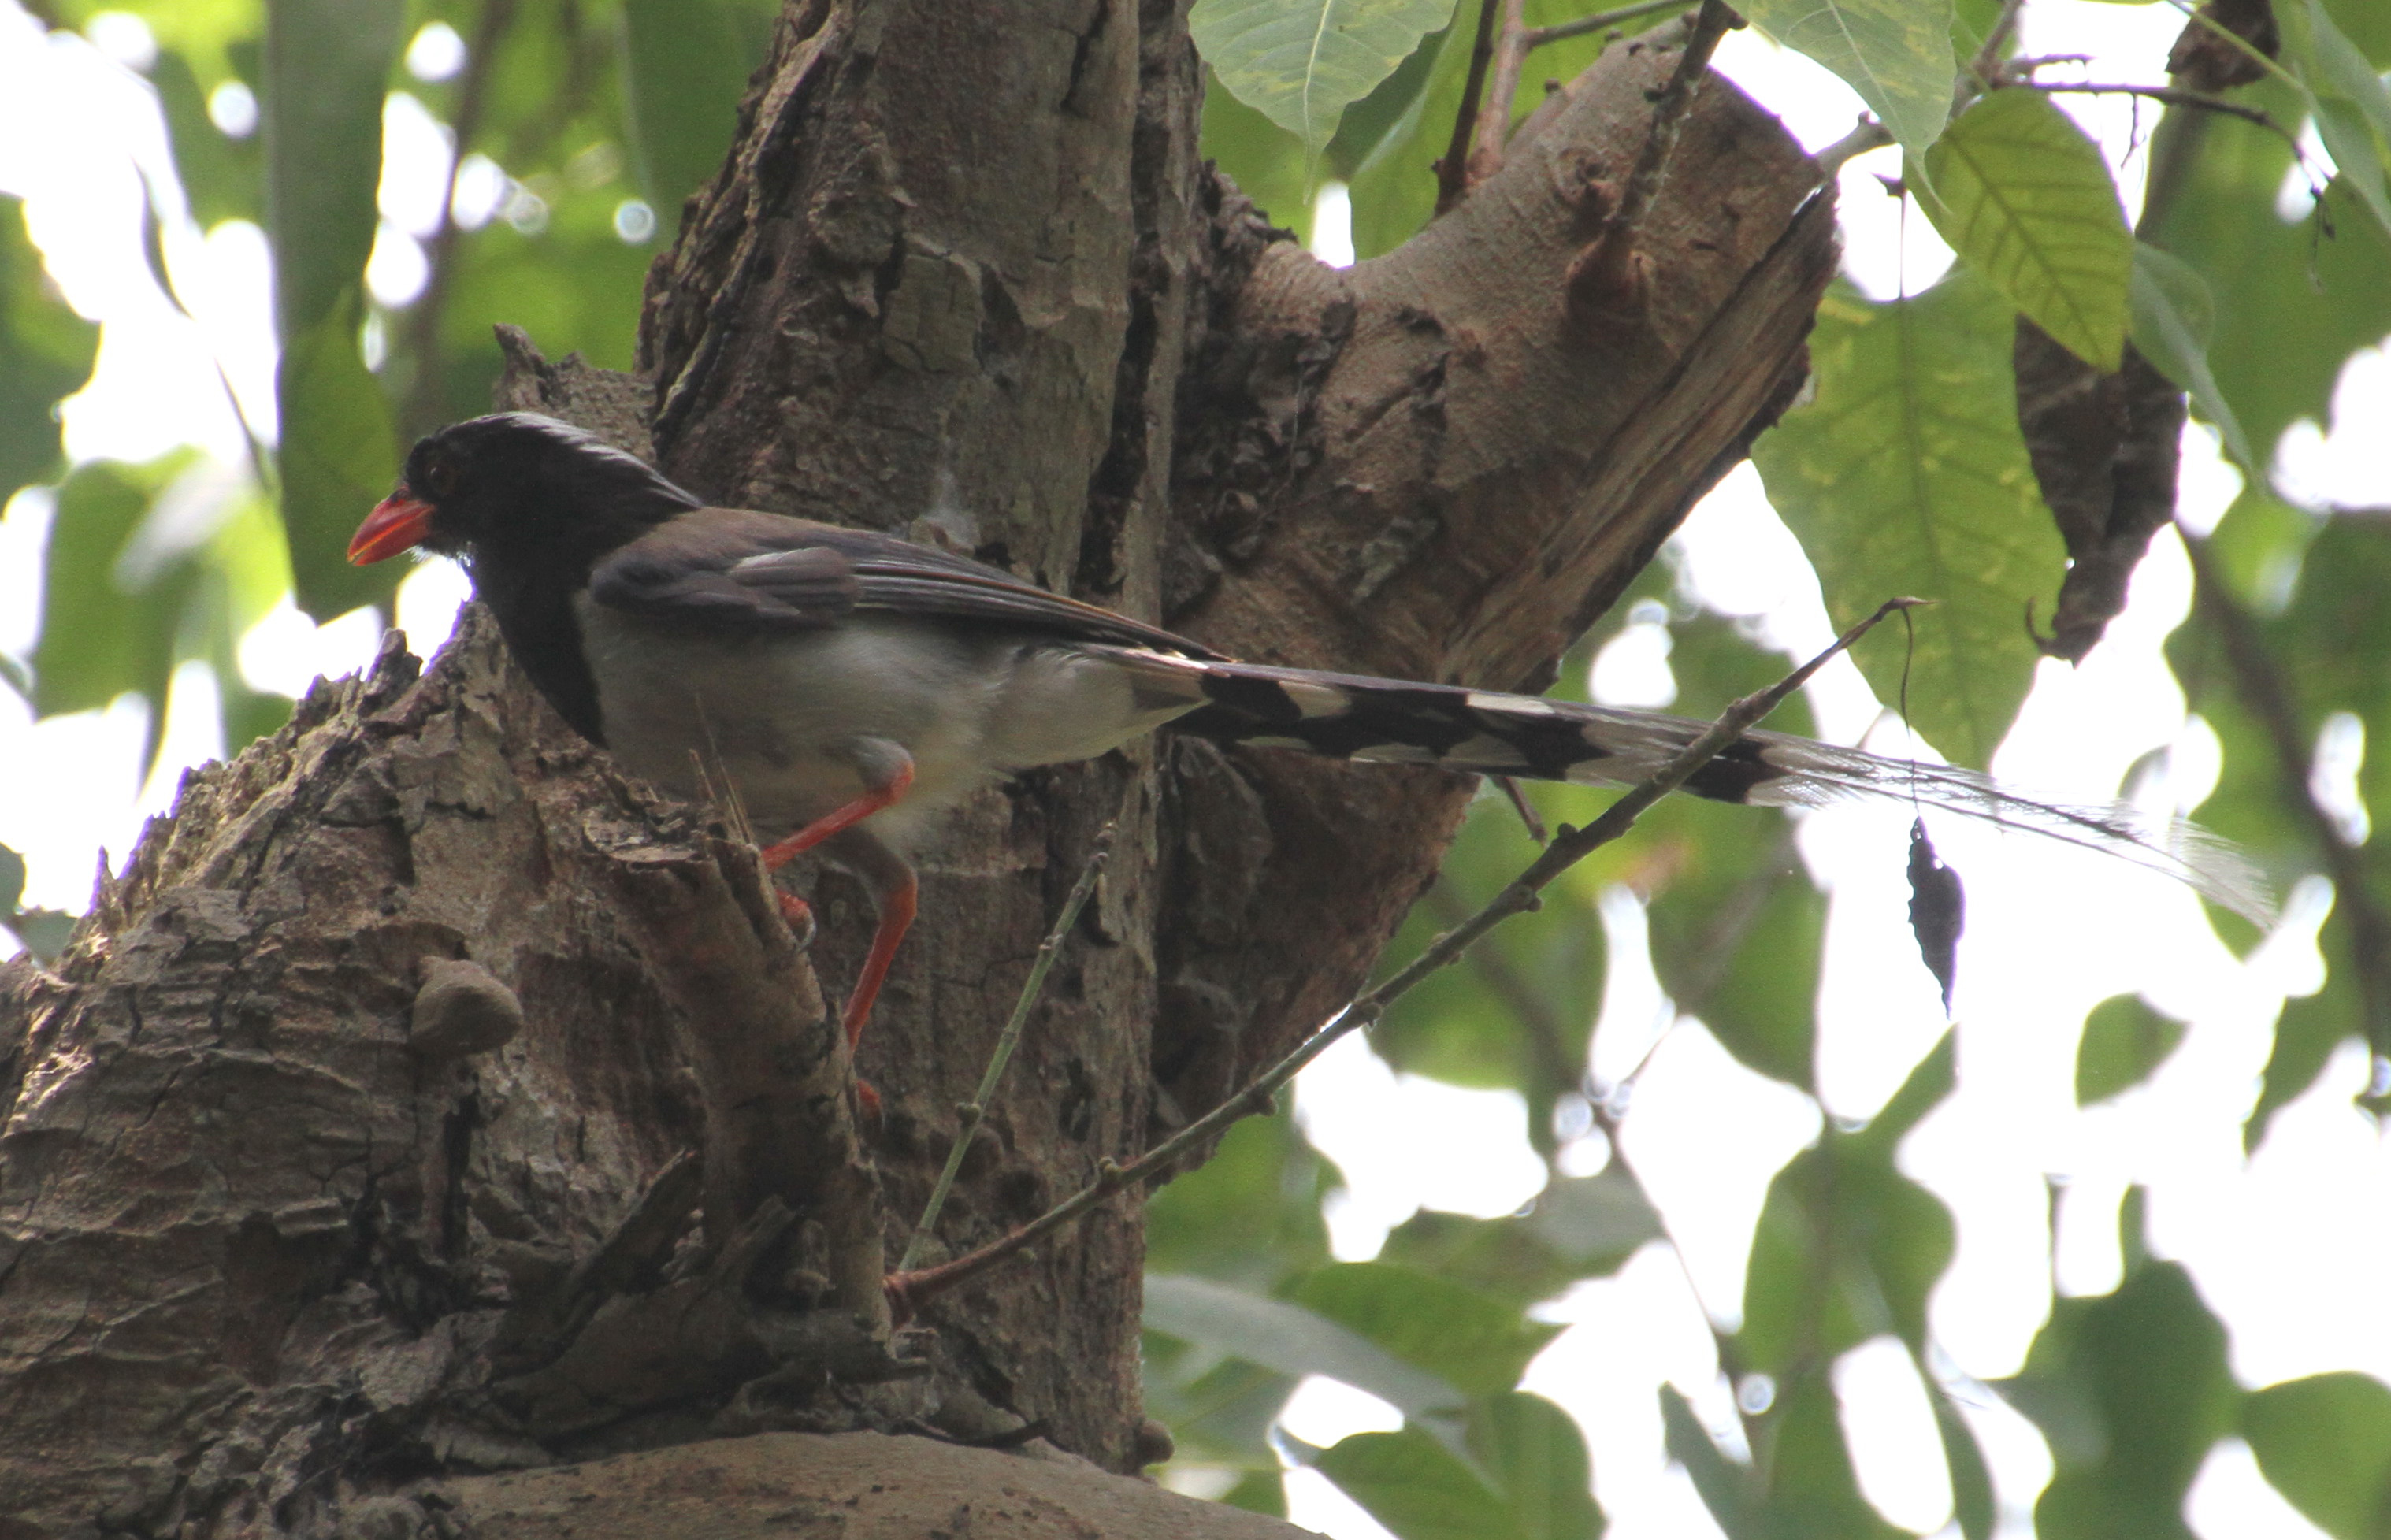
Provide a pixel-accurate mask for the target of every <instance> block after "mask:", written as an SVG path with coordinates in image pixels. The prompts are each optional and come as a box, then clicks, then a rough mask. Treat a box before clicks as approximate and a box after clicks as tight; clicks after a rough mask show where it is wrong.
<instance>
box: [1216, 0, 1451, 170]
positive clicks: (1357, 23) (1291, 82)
mask: <svg viewBox="0 0 2391 1540" xmlns="http://www.w3.org/2000/svg"><path fill="white" fill-rule="evenodd" d="M1453 7H1454V0H1196V5H1195V6H1194V8H1193V9H1191V10H1190V11H1189V12H1188V14H1187V31H1188V32H1189V34H1190V35H1191V36H1192V37H1194V38H1195V40H1196V50H1197V51H1198V52H1200V53H1201V54H1202V55H1203V56H1204V61H1205V62H1206V63H1207V64H1208V65H1210V66H1211V68H1212V78H1213V79H1214V80H1216V81H1218V82H1219V83H1220V84H1221V85H1222V86H1224V87H1226V88H1227V89H1228V90H1229V91H1230V92H1232V93H1234V95H1235V97H1237V99H1238V100H1240V101H1242V102H1244V103H1246V105H1247V106H1248V107H1251V108H1253V109H1254V110H1257V111H1259V112H1260V113H1261V114H1262V115H1263V116H1265V117H1267V118H1269V119H1270V120H1271V122H1273V123H1276V124H1278V125H1279V126H1280V127H1281V128H1284V129H1286V131H1287V132H1288V133H1290V134H1293V135H1295V136H1297V137H1298V138H1299V139H1301V140H1302V141H1303V147H1304V153H1305V154H1306V155H1307V156H1314V157H1316V156H1317V155H1319V153H1320V151H1321V150H1322V149H1324V148H1325V146H1326V145H1327V143H1328V140H1329V137H1330V136H1332V135H1334V134H1335V133H1336V132H1337V122H1338V118H1340V117H1341V116H1343V114H1344V111H1345V109H1346V108H1347V107H1348V106H1349V105H1350V104H1351V103H1353V102H1357V101H1359V100H1361V99H1362V98H1363V97H1365V96H1367V95H1369V93H1370V92H1371V90H1372V89H1373V88H1374V87H1376V85H1377V84H1378V83H1379V82H1380V81H1383V80H1385V79H1386V78H1387V77H1388V76H1389V75H1391V74H1393V73H1394V72H1395V69H1396V67H1397V66H1398V65H1400V64H1402V61H1403V60H1404V58H1407V57H1408V56H1409V55H1410V54H1411V52H1412V50H1413V49H1415V48H1416V47H1418V46H1419V42H1420V39H1421V38H1423V37H1426V36H1427V35H1428V33H1430V32H1435V31H1436V30H1437V29H1439V28H1441V27H1442V26H1444V25H1445V24H1446V23H1447V22H1449V21H1450V20H1452V19H1453Z"/></svg>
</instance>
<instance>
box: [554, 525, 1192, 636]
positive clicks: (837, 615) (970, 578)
mask: <svg viewBox="0 0 2391 1540" xmlns="http://www.w3.org/2000/svg"><path fill="white" fill-rule="evenodd" d="M590 592H591V597H592V598H594V599H595V600H596V601H597V602H599V603H601V604H603V605H605V606H607V607H608V608H610V609H615V610H620V611H623V612H625V613H627V614H632V615H640V616H643V617H645V618H648V619H652V620H665V621H679V622H684V623H689V624H692V625H698V626H704V627H717V628H724V629H749V630H809V629H817V628H821V627H824V626H828V625H832V624H834V623H836V622H837V621H839V620H841V619H843V618H846V617H847V616H848V615H856V614H872V613H877V614H882V615H902V616H907V617H911V618H919V619H925V620H934V619H943V620H950V621H958V622H964V623H975V624H979V625H986V626H995V627H1002V628H1017V629H1020V630H1024V631H1027V632H1031V633H1035V634H1037V635H1039V636H1040V637H1043V638H1047V639H1051V640H1053V641H1087V642H1101V643H1109V644H1112V645H1116V646H1126V647H1146V648H1155V649H1158V650H1160V651H1164V652H1170V653H1177V654H1183V655H1186V656H1189V657H1211V656H1214V655H1215V654H1212V653H1211V652H1210V651H1209V650H1208V649H1207V648H1205V647H1204V646H1202V645H1201V644H1199V643H1197V642H1195V641H1189V640H1188V639H1187V638H1185V637H1181V636H1174V635H1173V634H1171V633H1170V632H1169V631H1166V630H1163V629H1162V628H1159V627H1155V626H1148V625H1146V624H1145V623H1144V622H1143V621H1138V620H1132V619H1131V618H1130V617H1129V616H1127V615H1117V614H1115V613H1113V612H1112V611H1110V610H1106V609H1104V608H1101V607H1099V606H1097V605H1094V604H1088V603H1083V602H1080V601H1079V600H1076V599H1069V598H1066V597H1065V596H1063V595H1061V594H1055V593H1049V592H1047V591H1046V590H1045V589H1040V588H1039V587H1037V586H1036V585H1034V584H1030V583H1026V582H1023V581H1022V580H1021V579H1020V578H1017V577H1015V576H1013V575H1012V574H1010V573H1006V572H1002V571H1000V570H998V569H997V568H995V567H991V566H988V565H985V564H983V563H978V562H974V561H972V560H970V559H968V558H966V557H962V556H954V555H950V554H949V553H948V552H946V551H942V550H935V549H933V548H931V547H928V546H922V545H915V544H914V543H912V542H911V541H910V540H900V539H898V538H896V537H893V536H888V535H879V534H874V533H872V531H870V530H860V529H845V528H841V527H839V526H837V525H834V524H816V523H814V522H812V521H811V520H807V519H792V518H784V517H782V516H780V515H777V514H771V513H756V512H749V511H741V510H733V509H720V508H704V509H698V510H696V511H692V512H690V513H686V514H683V515H682V516H681V517H679V518H677V519H674V520H672V521H671V522H669V523H667V524H662V525H659V526H658V527H657V528H656V529H654V530H653V531H651V532H650V533H648V534H647V535H644V536H642V537H640V538H639V539H637V540H634V541H632V542H631V543H630V544H629V545H627V546H625V547H623V548H622V549H621V550H617V551H615V552H614V554H613V555H612V556H610V557H609V558H608V559H607V560H606V561H605V562H603V563H601V564H600V566H599V567H598V569H597V570H596V571H595V572H594V573H592V574H591V577H590Z"/></svg>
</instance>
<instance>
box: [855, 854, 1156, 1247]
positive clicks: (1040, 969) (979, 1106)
mask: <svg viewBox="0 0 2391 1540" xmlns="http://www.w3.org/2000/svg"><path fill="white" fill-rule="evenodd" d="M1115 827H1116V825H1114V824H1111V823H1107V824H1105V826H1104V828H1103V829H1101V830H1099V831H1098V832H1097V834H1096V847H1095V848H1094V849H1093V850H1092V851H1090V852H1089V855H1088V864H1087V865H1086V866H1084V867H1082V868H1081V869H1080V871H1079V881H1078V882H1076V883H1073V884H1072V885H1071V893H1070V897H1068V898H1066V899H1064V900H1063V912H1062V913H1060V914H1058V915H1056V916H1055V917H1054V928H1053V929H1052V930H1050V931H1048V932H1047V933H1046V939H1044V940H1043V941H1040V942H1039V943H1038V955H1037V956H1036V957H1035V958H1034V959H1033V960H1032V961H1031V962H1030V964H1029V977H1027V978H1025V979H1023V980H1022V981H1021V996H1020V998H1019V999H1017V1000H1015V1002H1014V1003H1013V1016H1012V1018H1011V1019H1010V1020H1008V1021H1006V1022H1005V1024H1004V1030H1003V1031H1002V1032H1001V1033H999V1034H998V1035H997V1039H996V1051H995V1052H994V1053H992V1054H990V1055H989V1056H988V1068H987V1069H985V1070H984V1071H982V1072H981V1074H980V1078H979V1089H978V1090H977V1091H976V1092H975V1093H973V1094H972V1099H971V1100H970V1101H968V1102H965V1103H964V1104H963V1107H962V1108H961V1110H962V1113H963V1119H962V1121H961V1123H960V1125H959V1126H958V1127H957V1128H956V1130H955V1147H954V1148H952V1149H950V1150H949V1151H948V1152H947V1164H946V1169H945V1170H943V1171H939V1172H938V1182H937V1185H936V1186H934V1187H932V1188H931V1189H930V1201H929V1202H928V1203H926V1204H924V1206H923V1209H922V1222H921V1223H919V1224H916V1225H914V1226H913V1238H912V1239H911V1240H909V1241H907V1242H906V1243H905V1255H904V1256H903V1257H902V1258H900V1259H899V1260H898V1263H897V1271H898V1272H899V1273H908V1272H911V1270H912V1268H913V1264H914V1263H915V1262H920V1261H921V1260H922V1248H923V1247H924V1246H926V1245H927V1244H929V1240H930V1237H931V1236H932V1235H933V1234H934V1233H935V1232H936V1231H937V1223H938V1210H941V1209H944V1208H945V1207H946V1206H947V1195H948V1194H949V1193H950V1192H952V1191H953V1190H954V1185H955V1173H956V1172H957V1171H961V1170H963V1152H964V1151H966V1150H968V1149H970V1148H971V1144H972V1140H973V1139H974V1138H975V1137H976V1135H977V1134H978V1132H979V1125H980V1124H981V1122H982V1121H984V1120H985V1119H987V1117H988V1107H989V1103H990V1102H992V1101H994V1100H995V1099H996V1087H997V1082H998V1081H1002V1079H1003V1078H1004V1068H1005V1066H1006V1065H1008V1064H1011V1063H1012V1062H1013V1051H1014V1050H1015V1048H1018V1047H1020V1046H1021V1033H1022V1030H1023V1029H1025V1028H1026V1027H1027V1026H1028V1024H1029V1008H1030V1007H1031V1006H1032V1005H1034V1004H1036V1003H1038V995H1039V992H1040V990H1043V989H1044V988H1045V987H1046V975H1047V973H1048V971H1049V970H1051V969H1052V968H1053V966H1054V958H1055V956H1056V954H1057V953H1059V952H1060V951H1062V950H1063V938H1065V937H1066V936H1068V935H1070V934H1071V927H1072V926H1073V925H1077V924H1079V911H1081V910H1083V909H1085V908H1087V907H1088V899H1089V898H1090V897H1092V895H1093V894H1094V893H1095V891H1096V879H1097V878H1098V877H1100V876H1102V875H1103V874H1104V870H1105V861H1107V860H1109V859H1110V858H1111V856H1112V853H1113V831H1114V829H1115Z"/></svg>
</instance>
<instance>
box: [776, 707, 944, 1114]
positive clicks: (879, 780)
mask: <svg viewBox="0 0 2391 1540" xmlns="http://www.w3.org/2000/svg"><path fill="white" fill-rule="evenodd" d="M887 747H888V748H889V749H890V750H893V751H894V753H893V756H892V757H889V759H888V760H887V761H886V763H885V769H884V768H883V767H882V766H881V765H877V764H870V763H867V764H866V765H865V766H864V767H863V769H864V771H865V791H864V794H863V795H862V796H859V797H857V798H856V799H855V800H854V801H852V802H849V803H847V804H845V805H844V806H842V807H840V808H837V809H834V810H833V811H831V812H828V813H825V814H823V815H822V816H821V817H820V818H818V819H815V820H814V821H813V822H811V823H808V824H807V825H806V826H805V827H804V828H802V829H799V830H798V831H797V832H796V833H795V834H793V835H789V837H788V838H786V839H782V840H777V841H775V842H774V843H772V844H770V845H768V846H766V847H765V848H764V851H763V856H764V869H765V870H766V871H768V872H777V871H779V870H780V869H781V868H782V867H783V866H785V865H787V864H788V863H789V862H790V861H794V860H795V859H796V858H797V857H798V856H800V855H803V854H804V853H805V852H806V851H808V850H810V849H812V848H814V847H816V846H818V845H820V844H821V843H822V842H823V841H825V840H828V839H831V838H833V837H834V836H836V835H843V834H846V833H847V831H848V830H850V829H854V828H855V826H856V825H857V824H859V823H860V822H863V821H864V820H865V819H867V818H870V817H871V816H872V814H873V813H876V812H879V811H880V810H881V809H884V808H887V807H890V806H893V805H894V804H895V803H896V802H897V800H898V798H899V797H902V796H904V795H905V793H906V792H907V790H908V789H910V788H911V786H912V784H913V761H912V759H911V757H909V756H907V755H906V754H905V753H904V751H903V750H902V749H899V748H897V746H896V745H895V744H888V745H887ZM875 770H876V771H878V773H877V774H874V773H873V772H874V771H875ZM875 782H876V784H875ZM857 833H858V837H857V838H853V839H849V840H846V841H842V842H841V843H842V845H844V846H846V847H847V849H846V850H845V851H844V852H840V854H843V855H846V856H848V857H860V858H863V859H861V860H859V861H853V862H851V863H852V864H855V865H857V866H859V868H861V871H860V874H861V875H862V876H863V878H864V880H865V882H866V883H867V884H868V885H869V886H871V887H872V890H873V891H872V898H873V899H874V900H875V902H876V903H877V905H878V907H879V911H880V923H879V925H878V927H877V928H875V929H874V930H873V931H872V950H871V951H870V952H868V953H867V954H865V957H864V960H863V971H862V972H861V973H860V974H859V975H858V976H857V977H856V980H855V990H854V992H853V993H852V994H849V995H848V996H847V1010H846V1012H845V1014H844V1015H843V1016H841V1018H840V1024H841V1025H842V1026H843V1027H845V1029H847V1046H848V1047H849V1048H852V1047H854V1046H855V1043H856V1042H857V1040H858V1039H859V1038H861V1037H862V1036H863V1024H864V1023H865V1022H867V1021H869V1020H871V1019H872V1004H873V1003H874V1002H875V1001H877V1000H878V999H879V998H880V986H881V984H882V982H883V981H885V979H886V978H887V977H888V966H889V964H891V963H893V962H895V961H896V958H897V948H898V943H900V942H902V941H903V940H904V939H905V932H906V931H908V930H910V929H911V928H912V925H913V912H914V907H915V897H916V891H917V890H916V885H915V883H914V881H913V871H912V868H911V867H910V866H908V865H906V864H905V862H904V861H903V860H902V859H901V858H899V857H898V856H897V855H896V853H895V852H893V851H891V850H889V849H888V848H886V847H885V846H883V845H881V844H880V842H879V841H878V840H876V839H871V838H870V836H869V835H865V834H864V833H863V832H862V831H858V832H857ZM867 845H868V849H867ZM793 902H794V903H795V904H796V905H797V906H798V909H799V912H800V913H803V912H805V911H804V900H803V899H787V898H785V897H784V898H783V899H782V913H783V914H784V915H785V914H787V913H788V909H789V905H790V904H791V903H793ZM873 1099H875V1100H876V1098H873Z"/></svg>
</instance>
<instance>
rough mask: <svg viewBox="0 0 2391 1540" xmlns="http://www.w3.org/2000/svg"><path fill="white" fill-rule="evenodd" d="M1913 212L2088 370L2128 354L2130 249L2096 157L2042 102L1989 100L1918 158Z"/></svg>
mask: <svg viewBox="0 0 2391 1540" xmlns="http://www.w3.org/2000/svg"><path fill="white" fill-rule="evenodd" d="M1926 169H1927V173H1928V175H1929V176H1930V177H1931V178H1932V191H1931V193H1928V194H1926V195H1924V196H1922V197H1921V199H1920V204H1921V206H1922V207H1923V208H1924V209H1925V210H1926V212H1927V214H1928V216H1929V217H1930V218H1932V220H1933V221H1934V226H1935V228H1936V229H1938V230H1940V231H1941V232H1942V233H1943V239H1945V240H1948V241H1949V242H1950V243H1951V245H1952V248H1953V249H1954V250H1955V251H1957V252H1958V253H1959V255H1960V257H1961V258H1962V259H1963V260H1964V261H1965V262H1967V264H1968V265H1970V266H1971V267H1972V268H1973V269H1975V270H1976V271H1977V272H1979V273H1981V274H1983V275H1984V277H1985V278H1987V279H1989V280H1990V281H1991V283H1992V285H1993V287H1994V288H1996V289H1997V290H1999V291H2000V292H2001V297H2002V298H2004V299H2006V300H2008V301H2009V302H2010V304H2013V305H2015V306H2017V308H2018V309H2020V310H2022V311H2023V312H2024V313H2025V314H2026V315H2027V316H2028V317H2031V318H2032V319H2033V320H2034V322H2035V323H2036V325H2038V326H2040V327H2041V328H2042V329H2043V330H2045V331H2048V332H2049V333H2050V335H2051V336H2052V337H2053V338H2054V339H2056V340H2057V341H2058V342H2059V343H2061V345H2062V346H2064V347H2065V348H2066V349H2067V350H2068V351H2069V352H2071V353H2073V354H2074V355H2075V356H2077V357H2079V358H2081V359H2083V360H2084V361H2085V362H2086V363H2088V364H2090V365H2092V366H2093V367H2094V368H2096V369H2101V370H2103V371H2106V372H2114V371H2115V369H2117V367H2118V363H2119V360H2120V358H2121V356H2123V353H2124V349H2125V345H2126V297H2127V290H2128V288H2129V286H2130V282H2131V279H2132V277H2133V271H2134V238H2133V235H2132V233H2131V232H2130V231H2128V230H2127V229H2126V211H2125V206H2124V205H2123V204H2122V203H2120V202H2119V201H2117V187H2116V184H2115V183H2114V182H2113V180H2111V178H2110V175H2109V166H2108V162H2106V161H2104V160H2102V159H2101V155H2100V146H2098V145H2096V144H2094V143H2093V142H2092V141H2091V139H2090V138H2088V137H2087V136H2086V135H2085V133H2084V131H2083V130H2082V129H2080V128H2078V127H2076V126H2075V122H2074V119H2072V118H2070V117H2069V116H2068V115H2067V114H2066V113H2064V112H2062V111H2061V110H2059V108H2058V107H2057V106H2056V105H2055V104H2054V103H2053V102H2052V101H2051V100H2050V98H2049V97H2047V96H2044V95H2043V94H2042V93H2041V92H2039V91H2014V90H2013V91H1994V92H1990V93H1988V94H1986V95H1985V96H1983V97H1978V98H1977V100H1976V101H1975V103H1974V104H1973V105H1972V106H1971V107H1970V108H1969V109H1968V110H1966V111H1965V112H1962V113H1960V114H1959V116H1958V120H1957V121H1955V122H1954V123H1952V124H1951V126H1950V128H1949V129H1948V130H1946V131H1945V133H1944V135H1943V137H1942V139H1941V140H1940V141H1938V142H1937V143H1936V144H1935V146H1934V148H1933V149H1930V150H1928V151H1927V152H1926Z"/></svg>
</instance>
